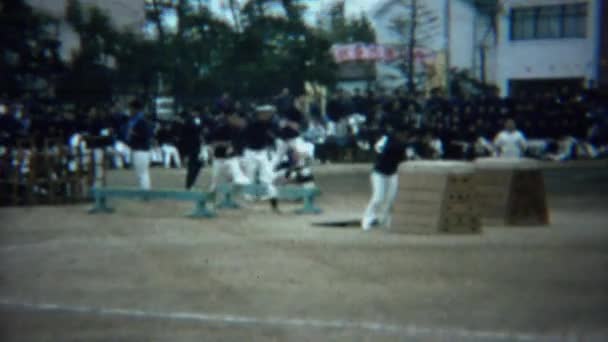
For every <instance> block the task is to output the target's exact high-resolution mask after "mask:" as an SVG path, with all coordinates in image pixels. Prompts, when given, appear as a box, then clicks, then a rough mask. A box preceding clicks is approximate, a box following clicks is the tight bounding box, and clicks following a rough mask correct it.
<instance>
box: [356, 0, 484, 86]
mask: <svg viewBox="0 0 608 342" xmlns="http://www.w3.org/2000/svg"><path fill="white" fill-rule="evenodd" d="M347 3H348V2H347ZM403 3H405V4H406V6H404V5H403ZM410 3H411V2H409V1H402V0H385V1H379V2H377V3H376V5H375V6H373V7H371V8H370V10H369V18H370V20H371V22H372V24H373V26H374V29H375V30H376V39H377V42H378V43H379V44H384V45H403V44H404V43H405V42H404V38H403V36H401V35H399V34H397V33H396V32H395V29H394V28H393V22H394V20H395V19H404V20H408V18H409V16H410V11H411V8H410V7H409V6H407V5H408V4H410ZM418 11H419V12H422V13H421V14H420V15H419V20H420V21H421V24H420V25H419V29H418V31H419V32H422V33H421V34H420V36H419V35H418V34H417V38H420V40H423V42H422V45H423V47H424V48H425V49H428V50H429V51H431V52H433V53H435V54H436V56H437V59H438V60H437V63H435V68H436V69H437V68H438V69H441V70H436V71H437V72H438V73H441V74H445V69H446V62H445V60H446V54H445V51H446V47H447V45H448V44H447V42H449V50H448V51H449V67H450V68H457V69H460V70H468V71H469V73H470V74H472V75H478V76H481V74H482V72H480V68H482V66H481V65H480V54H479V46H480V44H481V42H482V41H483V40H484V39H485V38H486V36H487V35H485V34H484V32H486V31H487V30H488V26H489V25H491V20H489V18H487V17H485V16H484V15H483V13H482V12H480V11H478V9H477V8H476V7H475V6H474V4H473V1H471V0H418ZM447 25H449V30H446V28H447ZM487 52H488V56H490V58H489V61H491V56H492V55H493V51H492V49H489V51H487ZM483 68H484V72H483V74H485V75H486V77H487V78H488V80H489V81H492V80H493V79H494V73H493V72H492V70H493V67H492V63H491V62H486V63H485V65H484V66H483ZM376 72H377V80H378V82H379V84H380V85H382V86H384V87H387V88H394V87H398V86H401V85H404V84H405V82H406V81H405V77H404V74H403V73H402V72H401V71H400V69H399V67H398V66H397V65H396V63H377V65H376Z"/></svg>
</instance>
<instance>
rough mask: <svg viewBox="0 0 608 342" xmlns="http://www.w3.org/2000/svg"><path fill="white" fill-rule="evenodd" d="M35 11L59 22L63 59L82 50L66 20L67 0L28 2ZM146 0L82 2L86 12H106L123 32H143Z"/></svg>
mask: <svg viewBox="0 0 608 342" xmlns="http://www.w3.org/2000/svg"><path fill="white" fill-rule="evenodd" d="M26 2H27V3H28V4H29V5H31V6H32V7H33V8H34V9H35V10H38V11H41V12H44V13H46V14H48V15H51V16H52V17H54V18H57V19H61V20H60V21H59V27H58V31H59V32H58V35H59V40H60V41H61V50H60V54H61V57H62V58H63V59H66V60H67V59H69V58H70V57H71V54H72V51H74V50H78V49H79V48H80V42H79V37H78V34H77V33H76V32H75V31H74V29H73V28H72V27H71V26H70V25H69V24H68V23H67V22H66V21H65V20H64V18H65V10H66V7H67V3H68V1H67V0H26ZM144 2H145V0H80V3H81V4H82V6H83V8H84V9H85V10H86V9H87V8H90V7H91V6H96V7H98V8H99V9H101V10H103V11H105V12H106V13H107V14H108V16H109V17H110V19H111V21H112V24H113V25H114V26H115V27H116V28H118V29H121V30H133V31H137V32H141V30H142V29H143V25H144V23H145V19H146V14H145V6H144Z"/></svg>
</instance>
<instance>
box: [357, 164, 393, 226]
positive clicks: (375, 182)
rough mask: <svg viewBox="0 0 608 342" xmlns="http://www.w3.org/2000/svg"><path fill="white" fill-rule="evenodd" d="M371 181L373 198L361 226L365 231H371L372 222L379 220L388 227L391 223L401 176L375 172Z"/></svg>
mask: <svg viewBox="0 0 608 342" xmlns="http://www.w3.org/2000/svg"><path fill="white" fill-rule="evenodd" d="M370 180H371V183H372V198H371V200H370V201H369V204H368V205H367V209H365V214H364V216H363V221H362V222H361V226H362V227H363V229H365V230H367V229H370V228H371V224H372V222H373V221H374V220H377V221H378V222H379V223H380V224H383V225H385V226H387V227H388V226H390V222H391V211H392V209H393V203H394V202H395V197H396V196H397V189H398V186H399V176H398V174H396V173H395V174H394V175H390V176H386V175H383V174H381V173H378V172H375V171H374V172H372V174H371V176H370Z"/></svg>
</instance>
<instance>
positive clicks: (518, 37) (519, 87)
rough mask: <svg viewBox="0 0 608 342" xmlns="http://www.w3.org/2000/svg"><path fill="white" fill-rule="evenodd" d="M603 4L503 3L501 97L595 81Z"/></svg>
mask: <svg viewBox="0 0 608 342" xmlns="http://www.w3.org/2000/svg"><path fill="white" fill-rule="evenodd" d="M601 1H602V0H511V1H504V4H503V6H504V8H503V12H502V13H501V14H500V16H499V18H498V19H499V27H498V33H499V34H498V42H497V56H496V83H497V85H498V86H499V87H500V89H501V92H502V94H503V95H507V94H514V93H517V92H521V91H524V90H525V91H527V92H530V91H542V90H543V89H555V88H556V87H560V86H562V85H567V86H571V87H580V86H583V85H584V84H585V83H586V82H587V81H597V80H598V72H599V71H598V70H599V68H598V65H600V34H601V31H600V27H601V20H600V13H601V11H600V8H601V7H600V5H601Z"/></svg>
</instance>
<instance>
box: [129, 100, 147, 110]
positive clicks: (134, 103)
mask: <svg viewBox="0 0 608 342" xmlns="http://www.w3.org/2000/svg"><path fill="white" fill-rule="evenodd" d="M129 107H131V108H133V109H135V110H142V109H144V104H143V102H141V101H140V100H137V99H136V100H133V101H131V103H129Z"/></svg>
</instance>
